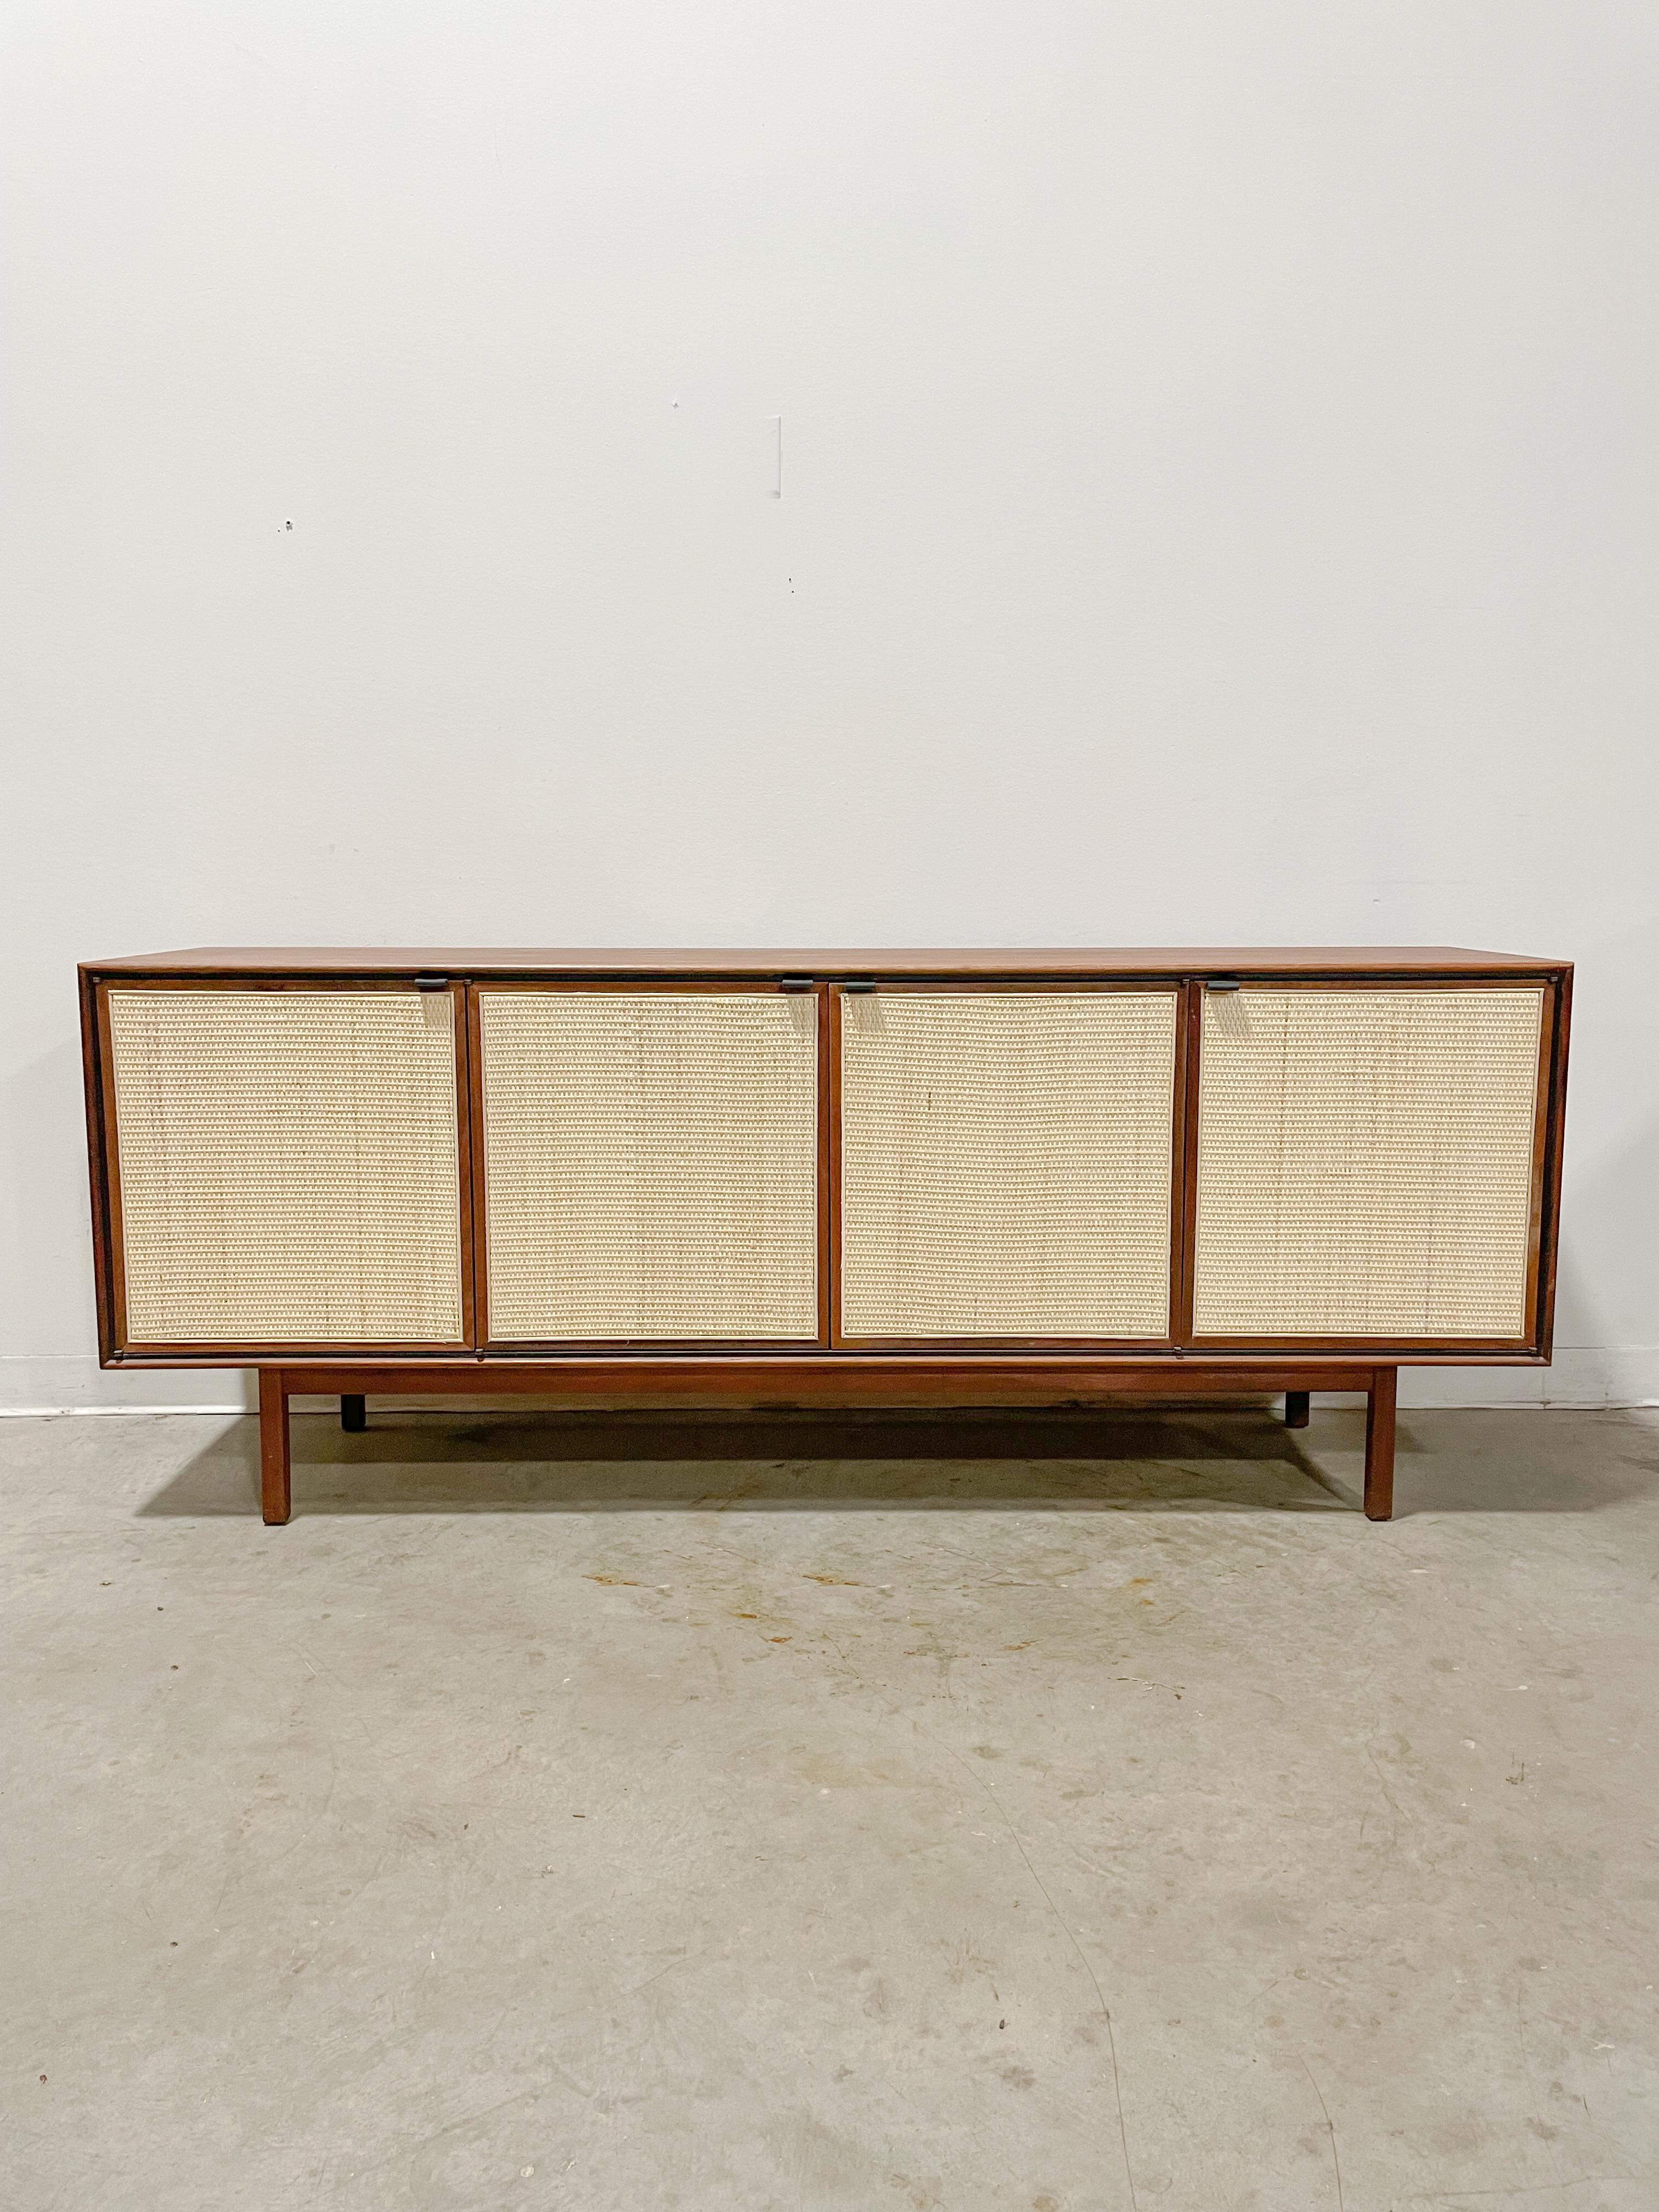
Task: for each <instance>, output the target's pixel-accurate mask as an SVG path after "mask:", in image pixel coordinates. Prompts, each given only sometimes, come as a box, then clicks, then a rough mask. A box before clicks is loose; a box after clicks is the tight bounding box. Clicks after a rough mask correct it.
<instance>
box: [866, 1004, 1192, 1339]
mask: <svg viewBox="0 0 1659 2212" xmlns="http://www.w3.org/2000/svg"><path fill="white" fill-rule="evenodd" d="M1175 1042H1176V995H1175V994H1174V993H1173V992H1172V991H1126V992H1105V991H1087V992H1082V991H1079V992H1065V991H996V992H991V991H987V992H976V991H963V992H954V991H953V992H908V991H890V992H876V993H872V994H869V995H867V996H866V995H863V994H859V995H855V996H852V997H848V998H847V999H844V1000H842V1329H843V1332H844V1334H846V1335H848V1336H849V1337H870V1336H884V1337H983V1336H1015V1337H1036V1336H1060V1337H1068V1336H1081V1337H1114V1338H1115V1337H1154V1338H1157V1337H1162V1336H1164V1335H1165V1334H1167V1333H1168V1328H1169V1310H1170V1151H1171V1131H1172V1126H1173V1116H1174V1109H1175Z"/></svg>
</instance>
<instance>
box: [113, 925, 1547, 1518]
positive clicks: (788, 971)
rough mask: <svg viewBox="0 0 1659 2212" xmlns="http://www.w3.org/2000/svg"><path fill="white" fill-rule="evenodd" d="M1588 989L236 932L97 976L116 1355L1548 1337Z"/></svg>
mask: <svg viewBox="0 0 1659 2212" xmlns="http://www.w3.org/2000/svg"><path fill="white" fill-rule="evenodd" d="M1571 983H1572V973H1571V969H1570V968H1569V967H1567V966H1565V965H1564V964H1562V963H1556V962H1544V961H1536V960H1529V959H1524V958H1520V957H1514V956H1510V955H1507V954H1501V953H1487V952H1465V951H1452V950H1449V949H1446V948H1443V947H1436V948H1430V949H1412V950H1398V949H1389V950H1385V951H1352V950H1346V949H1341V948H1324V949H1319V950H1314V951H1112V952H1103V951H1055V952H1031V951H1024V952H990V951H971V952H787V953H781V952H688V951H669V952H501V951H414V952H408V951H380V950H368V951H304V950H301V951H191V952H173V953H159V954H154V955H150V956H147V957H136V958H130V959H120V960H106V961H98V962H93V963H88V964H87V965H86V966H84V967H83V968H82V970H81V999H82V1037H83V1044H84V1052H85V1063H86V1083H87V1112H88V1136H89V1143H90V1151H91V1164H92V1206H93V1228H94V1252H95V1256H96V1273H97V1292H98V1327H99V1346H100V1357H101V1358H102V1361H103V1364H105V1365H106V1366H118V1367H120V1368H123V1369H129V1368H137V1367H247V1366H253V1367H257V1368H258V1370H259V1407H260V1419H261V1452H262V1465H263V1469H264V1515H265V1518H266V1520H267V1521H272V1522H281V1521H286V1520H287V1518H288V1516H289V1422H288V1401H289V1396H290V1395H293V1394H296V1393H300V1392H307V1393H309V1392H325V1393H328V1394H331V1395H334V1394H337V1395H339V1397H340V1399H341V1401H342V1413H343V1419H344V1420H345V1422H346V1425H347V1426H348V1427H360V1426H361V1425H362V1420H363V1418H364V1415H363V1407H364V1401H365V1398H366V1397H367V1395H369V1394H371V1393H375V1392H390V1391H395V1392H398V1393H400V1394H401V1393H419V1392H429V1393H445V1394H448V1393H453V1392H455V1391H459V1390H465V1389H473V1390H484V1391H489V1392H491V1393H502V1392H511V1391H523V1392H527V1393H534V1394H535V1395H538V1396H544V1397H551V1398H555V1399H556V1400H559V1401H562V1402H565V1403H568V1404H572V1405H574V1404H580V1403H589V1404H599V1405H605V1406H622V1405H657V1406H662V1405H681V1406H773V1407H777V1406H819V1407H823V1406H834V1407H850V1406H872V1405H875V1406H883V1407H888V1406H951V1407H958V1406H1028V1405H1054V1404H1078V1403H1092V1402H1096V1401H1103V1400H1106V1399H1109V1398H1112V1397H1114V1396H1125V1395H1133V1396H1137V1397H1141V1396H1146V1395H1160V1394H1161V1395H1170V1396H1182V1397H1189V1396H1200V1395H1204V1394H1206V1393H1209V1394H1223V1395H1225V1394H1232V1395H1238V1394H1241V1393H1246V1392H1251V1391H1262V1392H1267V1391H1281V1390H1282V1391H1283V1392H1285V1399H1286V1419H1288V1420H1289V1421H1291V1423H1292V1425H1299V1424H1300V1423H1301V1422H1303V1421H1304V1420H1305V1419H1306V1418H1307V1403H1308V1394H1309V1393H1310V1391H1313V1390H1317V1389H1328V1390H1364V1391H1365V1392H1366V1393H1368V1399H1369V1407H1370V1413H1369V1417H1368V1420H1367V1424H1366V1455H1365V1510H1366V1512H1367V1513H1368V1514H1370V1516H1371V1517H1372V1518H1373V1519H1386V1518H1387V1517H1388V1516H1389V1512H1390V1511H1391V1510H1392V1494H1393V1468H1394V1404H1395V1376H1396V1371H1397V1370H1398V1368H1399V1367H1400V1365H1401V1364H1402V1363H1407V1364H1429V1363H1446V1362H1459V1363H1464V1362H1467V1363H1471V1364H1474V1363H1485V1364H1492V1363H1507V1364H1532V1365H1541V1364H1546V1363H1547V1361H1548V1358H1549V1355H1550V1337H1551V1326H1552V1315H1553V1299H1554V1275H1555V1266H1554V1261H1555V1242H1556V1212H1557V1205H1558V1194H1559V1187H1560V1170H1561V1140H1562V1125H1563V1114H1564V1108H1565V1093H1566V1068H1567V1022H1568V1011H1569V1005H1570V1000H1571Z"/></svg>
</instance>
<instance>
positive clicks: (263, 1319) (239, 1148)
mask: <svg viewBox="0 0 1659 2212" xmlns="http://www.w3.org/2000/svg"><path fill="white" fill-rule="evenodd" d="M109 1025H110V1041H111V1044H112V1052H113V1060H114V1078H115V1120H116V1132H117V1143H118V1158H119V1164H120V1176H121V1236H122V1243H123V1245H124V1248H125V1287H126V1308H127V1336H128V1339H129V1340H130V1341H131V1343H133V1344H135V1345H140V1344H232V1343H245V1344H313V1343H315V1344H340V1343H367V1344H404V1343H420V1344H453V1343H459V1341H460V1340H461V1337H462V1317H461V1223H460V1173H459V1162H458V1159H457V1156H456V1148H457V1142H458V1139H457V1132H456V1113H455V1014H454V1006H453V1001H452V1000H451V999H450V998H449V996H448V995H447V994H440V993H436V992H435V993H432V994H425V993H416V992H414V991H154V990H151V991H146V990H112V991H111V992H110V994H109Z"/></svg>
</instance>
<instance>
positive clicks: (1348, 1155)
mask: <svg viewBox="0 0 1659 2212" xmlns="http://www.w3.org/2000/svg"><path fill="white" fill-rule="evenodd" d="M1543 1014H1544V993H1543V991H1542V989H1541V988H1540V987H1531V986H1521V985H1501V986H1492V987H1480V986H1474V985H1457V986H1455V987H1442V988H1437V989H1430V988H1420V987H1419V988H1415V989H1412V988H1407V989H1399V988H1393V987H1375V988H1370V989H1353V990H1344V989H1340V988H1334V987H1331V988H1326V987H1304V988H1300V989H1272V988H1267V987H1259V988H1258V987H1245V988H1243V989H1242V990H1238V991H1230V992H1225V993H1223V992H1210V993H1206V996H1205V1000H1204V1017H1203V1035H1202V1052H1201V1059H1200V1079H1199V1148H1198V1192H1197V1238H1196V1255H1195V1267H1194V1312H1193V1325H1194V1334H1195V1335H1197V1336H1200V1337H1225V1338H1230V1339H1231V1338H1238V1337H1261V1338H1267V1339H1276V1338H1300V1337H1373V1338H1398V1339H1402V1340H1421V1339H1425V1338H1426V1339H1432V1338H1443V1339H1448V1340H1457V1339H1468V1340H1514V1341H1516V1342H1519V1341H1521V1340H1524V1339H1526V1338H1527V1337H1528V1335H1529V1334H1530V1331H1531V1320H1530V1316H1529V1311H1528V1291H1529V1277H1530V1248H1531V1237H1532V1229H1533V1214H1534V1202H1535V1201H1534V1139H1535V1135H1536V1128H1535V1123H1536V1115H1537V1111H1538V1091H1539V1053H1540V1050H1541V1043H1542V1034H1541V1033H1542V1028H1543Z"/></svg>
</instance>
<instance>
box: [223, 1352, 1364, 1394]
mask: <svg viewBox="0 0 1659 2212" xmlns="http://www.w3.org/2000/svg"><path fill="white" fill-rule="evenodd" d="M267 1371H268V1370H267ZM1376 1371H1377V1370H1376V1367H1375V1365H1374V1364H1372V1363H1371V1362H1370V1361H1355V1360H1346V1361H1335V1360H1332V1361H1316V1362H1309V1361H1298V1360H1249V1359H1239V1360H1192V1359H1188V1360H1181V1361H1176V1360H1174V1359H1171V1358H1163V1359H1151V1360H1149V1359H1139V1360H1132V1359H1110V1358H1082V1357H1079V1356H1078V1355H1076V1354H1074V1353H1056V1354H1053V1355H1050V1356H1047V1357H1045V1356H1043V1355H1041V1354H1033V1355H1029V1356H1026V1357H1024V1358H1012V1357H1000V1358H976V1357H975V1356H974V1355H972V1354H957V1353H950V1354H937V1355H928V1354H927V1353H922V1352H876V1353H865V1352H806V1353H797V1354H796V1355H795V1356H794V1357H793V1358H787V1357H777V1356H769V1357H752V1358H751V1357H750V1356H749V1355H747V1354H746V1353H744V1354H733V1355H731V1356H728V1357H714V1356H711V1355H708V1354H704V1353H695V1354H681V1355H676V1354H669V1355H666V1356H654V1355H645V1354H634V1353H626V1354H617V1355H615V1356H612V1357H606V1358H587V1357H583V1358H569V1359H560V1360H546V1359H533V1360H532V1359H526V1360H513V1361H506V1360H501V1361H497V1360H493V1359H492V1360H483V1361H480V1360H453V1361H443V1362H433V1361H427V1360H422V1361H418V1362H417V1361H410V1363H408V1364H406V1365H400V1364H390V1363H389V1364H380V1365H374V1364H368V1363H363V1364H353V1363H349V1362H343V1361H332V1360H327V1359H321V1360H319V1359H314V1358H313V1359H308V1360H307V1361H305V1362H304V1363H302V1364H293V1365H288V1364H284V1365H283V1369H282V1372H283V1376H284V1377H285V1379H286V1382H287V1386H288V1389H289V1391H290V1392H291V1393H293V1394H294V1395H306V1396H310V1395H316V1396H319V1397H343V1396H345V1395H350V1394H356V1395H375V1396H380V1395H387V1394H391V1395H405V1396H421V1395H428V1394H429V1395H455V1394H460V1393H465V1394H467V1395H483V1396H489V1395H497V1396H502V1397H511V1396H531V1397H543V1398H548V1399H553V1400H560V1401H567V1402H568V1403H569V1404H571V1405H573V1406H574V1405H582V1404H585V1403H589V1402H592V1401H604V1402H605V1403H608V1404H614V1405H618V1406H620V1405H626V1404H638V1405H642V1406H660V1407H671V1406H732V1407H741V1406H774V1407H785V1406H803V1407H807V1406H811V1407H833V1406H871V1407H884V1406H936V1407H951V1406H972V1405H989V1406H995V1405H1008V1406H1020V1405H1033V1406H1036V1405H1043V1406H1064V1405H1072V1404H1078V1405H1088V1404H1092V1403H1095V1402H1097V1401H1104V1400H1107V1399H1112V1398H1122V1397H1156V1398H1183V1397H1211V1396H1216V1395H1221V1396H1225V1395H1228V1394H1230V1393H1231V1394H1234V1395H1240V1394H1242V1395H1256V1394H1277V1393H1279V1392H1280V1391H1284V1390H1291V1389H1304V1390H1346V1391H1355V1390H1369V1389H1370V1387H1371V1381H1372V1377H1373V1376H1374V1375H1375V1374H1376Z"/></svg>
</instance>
